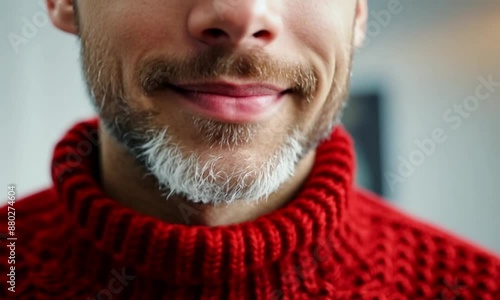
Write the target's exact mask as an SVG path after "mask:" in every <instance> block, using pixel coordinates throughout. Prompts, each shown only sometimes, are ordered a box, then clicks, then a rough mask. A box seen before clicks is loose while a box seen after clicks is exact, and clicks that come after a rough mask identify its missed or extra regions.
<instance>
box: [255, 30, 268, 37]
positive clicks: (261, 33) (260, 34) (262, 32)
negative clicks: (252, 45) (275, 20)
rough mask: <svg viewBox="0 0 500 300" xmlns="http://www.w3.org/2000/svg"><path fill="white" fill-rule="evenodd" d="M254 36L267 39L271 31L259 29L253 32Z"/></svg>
mask: <svg viewBox="0 0 500 300" xmlns="http://www.w3.org/2000/svg"><path fill="white" fill-rule="evenodd" d="M253 36H254V37H255V38H263V39H268V38H269V37H270V36H271V33H270V32H269V31H267V30H260V31H257V32H256V33H254V34H253Z"/></svg>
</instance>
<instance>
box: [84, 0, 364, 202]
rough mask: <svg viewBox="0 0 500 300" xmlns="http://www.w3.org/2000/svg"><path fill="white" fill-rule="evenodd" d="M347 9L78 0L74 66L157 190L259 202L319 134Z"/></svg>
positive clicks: (337, 96) (199, 198) (344, 63)
mask: <svg viewBox="0 0 500 300" xmlns="http://www.w3.org/2000/svg"><path fill="white" fill-rule="evenodd" d="M356 8H357V3H356V1H354V0H352V1H350V0H340V1H332V0H317V1H313V2H311V1H304V0H252V1H246V0H167V1H165V0H143V1H136V0H107V1H97V0H86V1H79V2H78V21H79V22H78V23H79V35H80V37H81V40H82V56H83V68H84V72H85V75H86V79H87V83H88V87H89V91H90V92H91V95H92V96H93V98H94V100H95V105H96V107H97V108H98V111H99V114H100V117H101V119H102V120H103V123H104V124H105V127H106V129H107V131H108V132H109V133H110V134H111V135H112V136H113V137H115V138H116V139H117V140H118V141H119V142H120V143H121V144H122V145H124V146H125V147H126V148H127V149H128V150H129V151H130V152H131V153H132V154H133V155H135V157H136V158H137V159H138V161H139V162H140V163H142V164H143V166H144V167H145V168H147V169H148V171H149V172H150V173H152V174H153V175H154V176H155V177H156V179H157V180H158V182H159V184H160V185H161V187H162V188H163V189H165V191H168V192H170V193H172V194H180V195H183V196H184V197H186V198H188V199H190V200H192V201H195V202H204V203H220V202H231V201H234V200H240V199H246V200H256V199H262V198H265V197H267V196H268V195H269V194H271V193H273V192H275V191H276V190H277V189H278V188H279V186H280V185H281V184H282V183H283V182H285V181H286V180H288V179H289V178H290V177H291V176H293V172H294V170H295V166H296V165H297V163H298V162H299V161H300V160H301V159H302V158H303V157H304V156H305V155H306V154H307V153H309V152H310V151H311V150H313V149H314V148H315V147H316V146H317V144H318V143H319V142H320V140H321V139H322V138H325V137H326V136H328V135H329V134H330V132H331V130H332V128H333V126H334V124H335V120H336V118H337V117H338V115H339V112H340V109H341V107H342V106H343V103H344V99H345V96H346V93H347V88H348V83H349V77H350V67H351V55H352V51H353V38H354V33H353V32H354V23H355V17H356Z"/></svg>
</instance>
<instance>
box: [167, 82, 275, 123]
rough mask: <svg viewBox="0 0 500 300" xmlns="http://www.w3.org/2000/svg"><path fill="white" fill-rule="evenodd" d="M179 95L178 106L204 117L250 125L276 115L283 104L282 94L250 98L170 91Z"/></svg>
mask: <svg viewBox="0 0 500 300" xmlns="http://www.w3.org/2000/svg"><path fill="white" fill-rule="evenodd" d="M171 90H173V91H174V92H175V93H176V94H178V95H180V96H181V97H180V101H179V102H180V104H181V105H182V106H184V107H185V108H187V109H189V110H191V111H193V112H194V113H196V114H200V115H202V116H204V117H207V118H211V119H215V120H218V121H221V122H231V123H251V122H259V121H263V120H265V119H266V118H269V117H270V116H271V115H273V114H274V113H276V112H277V111H278V110H279V108H280V106H281V105H280V104H281V103H282V102H283V101H282V100H283V96H284V95H285V94H283V93H277V94H273V95H262V96H250V97H228V96H224V95H217V94H208V93H195V92H191V91H183V90H176V89H171Z"/></svg>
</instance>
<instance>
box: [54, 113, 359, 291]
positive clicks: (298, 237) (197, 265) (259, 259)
mask: <svg viewBox="0 0 500 300" xmlns="http://www.w3.org/2000/svg"><path fill="white" fill-rule="evenodd" d="M97 132H98V121H97V120H92V121H87V122H83V123H79V124H77V125H75V126H74V127H73V128H72V129H71V130H70V131H69V132H68V133H67V134H66V135H65V136H64V137H63V139H62V140H61V141H60V142H59V143H58V144H57V146H56V148H55V152H54V157H53V163H52V178H53V182H54V186H55V190H56V191H57V193H58V195H59V199H60V201H61V204H62V206H63V207H64V208H63V209H64V211H65V214H66V217H67V218H68V219H69V220H70V221H69V222H71V223H72V225H73V226H75V227H76V228H78V230H77V231H78V234H77V235H76V236H77V238H78V239H82V240H87V241H88V243H90V244H91V245H93V248H95V250H96V251H99V252H102V253H104V254H106V255H108V257H111V258H112V260H113V262H117V263H120V264H122V265H127V266H131V267H132V268H133V269H134V270H135V272H136V274H142V275H144V276H146V277H148V278H155V279H161V280H166V281H168V282H169V283H171V284H174V285H190V284H200V283H207V282H212V283H214V284H217V283H220V282H223V281H227V280H234V279H237V278H242V277H244V276H246V274H247V272H248V271H250V270H259V269H263V268H266V267H267V266H269V265H271V264H273V263H279V262H280V261H283V260H286V259H288V258H289V257H291V256H294V255H297V254H300V253H301V252H304V251H310V249H311V247H312V246H313V245H314V244H315V243H317V242H318V240H328V239H330V240H331V242H332V243H334V244H335V243H342V241H344V242H345V240H347V238H345V235H346V232H347V231H351V230H349V229H347V230H346V226H345V225H346V224H347V221H348V219H349V218H348V204H349V201H348V199H349V198H350V193H351V189H352V180H353V174H354V159H353V150H352V148H353V147H352V141H351V138H350V137H349V135H348V134H347V133H346V132H345V131H344V129H342V128H337V129H335V131H334V132H333V133H332V135H331V137H330V138H329V139H328V140H327V141H325V142H323V143H322V144H321V145H320V146H319V147H318V148H317V153H316V157H315V162H314V166H313V168H312V171H311V173H310V175H309V176H308V178H307V180H306V182H305V183H304V185H303V187H302V189H301V190H300V192H299V193H298V195H297V196H296V198H295V199H293V200H291V201H290V202H288V203H287V204H286V205H285V206H284V207H282V208H280V209H278V210H276V211H274V212H272V213H270V214H267V215H264V216H261V217H259V218H258V219H256V220H254V221H250V222H245V223H241V224H236V225H229V226H221V227H207V226H186V225H179V224H169V223H166V222H164V221H161V220H158V219H155V218H153V217H149V216H146V215H142V214H140V213H138V212H136V211H134V210H131V209H129V208H127V207H124V206H122V205H121V204H120V203H119V202H117V201H115V200H113V199H111V198H109V197H108V196H106V194H105V193H104V192H103V190H102V188H101V186H100V183H99V175H98V174H99V154H98V153H99V151H98V150H99V149H98V147H99V138H98V134H97ZM138 200H139V199H138ZM347 227H348V226H347Z"/></svg>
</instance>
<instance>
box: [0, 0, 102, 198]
mask: <svg viewBox="0 0 500 300" xmlns="http://www.w3.org/2000/svg"><path fill="white" fill-rule="evenodd" d="M37 2H38V3H37ZM43 2H44V1H40V0H37V1H2V2H1V3H0V40H1V42H0V53H1V55H0V59H1V61H0V66H1V69H0V91H1V94H0V97H1V98H0V105H1V106H0V128H1V129H0V139H1V143H2V146H3V147H1V148H0V157H1V159H0V170H1V173H0V190H3V188H2V187H5V188H6V187H7V184H11V183H14V184H17V190H18V193H19V195H26V194H29V193H31V192H34V191H36V190H38V189H40V188H42V187H44V186H46V185H48V184H49V183H50V177H49V166H50V159H51V155H52V149H53V146H54V145H55V143H56V141H57V140H58V139H59V138H60V137H61V134H62V133H63V132H64V131H65V130H66V129H67V128H68V127H69V126H70V125H71V124H72V123H74V122H75V121H76V120H78V119H81V118H83V117H87V116H90V115H91V114H92V109H91V106H90V101H89V100H88V99H87V97H86V91H85V89H84V86H83V84H82V82H83V81H82V76H81V72H80V69H79V64H78V57H79V45H78V42H77V39H76V38H75V37H72V36H70V35H67V34H64V33H61V32H59V31H57V30H56V29H54V28H53V27H52V26H51V24H49V22H48V17H47V15H46V13H45V8H42V5H40V3H43ZM34 17H35V19H36V21H35V22H36V24H38V25H41V26H40V27H37V26H36V27H34V29H35V30H31V31H30V30H29V28H28V26H26V25H25V21H24V20H30V22H31V21H32V20H33V18H34ZM31 29H33V28H31ZM23 33H24V35H23ZM14 34H15V35H17V36H20V37H23V38H24V37H26V39H24V40H22V43H20V44H17V45H18V46H17V47H13V45H16V44H15V43H14V44H13V43H11V40H10V39H12V37H13V35H14ZM0 199H2V201H3V200H4V199H6V196H2V195H0Z"/></svg>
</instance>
